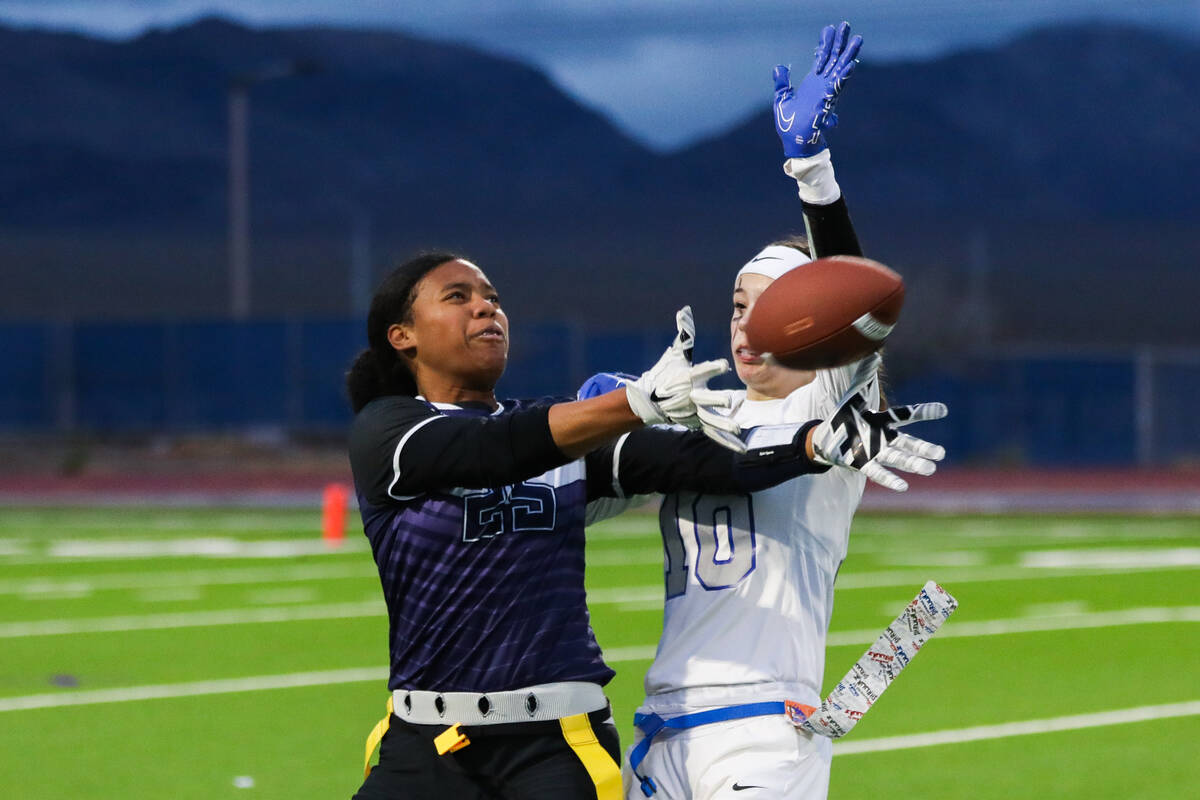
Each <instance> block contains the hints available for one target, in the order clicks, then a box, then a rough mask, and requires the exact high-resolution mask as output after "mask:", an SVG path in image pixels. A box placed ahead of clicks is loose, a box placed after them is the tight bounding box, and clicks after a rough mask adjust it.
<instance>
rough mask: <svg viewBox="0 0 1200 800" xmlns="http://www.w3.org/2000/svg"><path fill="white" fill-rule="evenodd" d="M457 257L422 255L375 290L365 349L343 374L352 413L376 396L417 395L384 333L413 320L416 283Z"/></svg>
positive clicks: (413, 380)
mask: <svg viewBox="0 0 1200 800" xmlns="http://www.w3.org/2000/svg"><path fill="white" fill-rule="evenodd" d="M456 258H461V256H458V255H456V254H454V253H441V252H434V253H422V254H421V255H419V256H417V257H415V258H412V259H409V260H408V261H405V262H404V263H403V264H401V265H400V266H399V267H397V268H396V269H395V270H393V271H392V274H390V275H388V276H387V277H386V278H385V279H384V281H383V283H381V284H380V285H379V288H378V289H376V290H375V296H374V297H373V298H372V299H371V310H370V311H369V312H368V313H367V349H366V350H363V351H362V352H361V353H359V354H358V355H357V356H356V357H355V359H354V363H352V364H351V365H350V369H349V371H347V372H346V394H347V395H349V397H350V407H351V408H352V409H354V413H355V414H357V413H358V412H359V411H361V410H362V409H363V406H365V405H366V404H367V403H369V402H371V401H372V400H374V399H375V398H377V397H383V396H385V395H393V394H399V395H408V396H409V397H412V396H414V395H416V394H417V382H416V380H415V379H414V378H413V375H412V372H410V371H409V369H408V367H407V366H406V365H405V363H404V361H403V359H401V358H400V354H399V353H397V352H396V350H395V349H394V348H393V347H392V345H391V344H390V343H389V342H388V338H387V331H388V328H390V327H391V326H392V325H395V324H396V323H405V322H411V321H412V304H413V299H414V298H415V297H416V289H417V284H418V283H420V282H421V279H422V278H424V277H425V276H426V275H427V274H429V273H430V272H432V271H433V270H434V269H435V268H437V267H439V266H441V265H442V264H445V263H446V262H447V261H453V260H454V259H456Z"/></svg>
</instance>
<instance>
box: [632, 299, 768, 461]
mask: <svg viewBox="0 0 1200 800" xmlns="http://www.w3.org/2000/svg"><path fill="white" fill-rule="evenodd" d="M675 328H676V331H677V333H676V335H675V341H674V342H672V343H671V346H670V347H668V348H667V350H666V352H664V353H663V355H662V358H660V359H659V360H658V363H657V364H655V365H654V366H653V367H651V368H650V369H649V370H647V371H646V372H644V373H643V374H642V376H641V377H640V378H638V379H637V380H635V381H631V382H629V383H627V384H625V396H626V398H627V399H628V401H629V407H630V408H631V409H633V413H635V414H637V415H638V417H640V418H641V420H642V421H643V422H645V423H646V424H647V425H660V424H663V423H674V424H676V425H683V426H685V427H688V428H699V429H701V430H702V431H703V432H704V434H705V435H706V436H708V437H709V438H710V439H712V440H713V441H715V442H717V443H718V444H720V445H722V446H723V447H727V448H729V449H730V450H735V451H737V452H739V453H740V452H744V451H745V449H746V445H745V443H744V442H742V440H741V439H739V438H738V436H737V435H738V433H740V432H741V428H739V427H738V424H737V423H736V422H734V421H733V420H732V419H729V418H728V417H724V416H722V415H721V414H719V413H717V412H716V411H714V410H712V409H713V407H727V406H728V405H729V402H730V401H729V398H728V396H726V395H724V394H723V393H720V392H712V391H710V390H709V389H708V381H709V379H711V378H715V377H716V376H717V375H722V374H724V373H726V372H728V371H729V362H728V361H726V360H725V359H718V360H716V361H705V362H703V363H701V364H696V365H694V366H693V365H692V350H693V348H694V346H695V342H696V323H695V322H694V320H693V319H692V308H691V306H684V307H683V308H681V309H679V311H677V312H676V313H675ZM701 404H703V405H701Z"/></svg>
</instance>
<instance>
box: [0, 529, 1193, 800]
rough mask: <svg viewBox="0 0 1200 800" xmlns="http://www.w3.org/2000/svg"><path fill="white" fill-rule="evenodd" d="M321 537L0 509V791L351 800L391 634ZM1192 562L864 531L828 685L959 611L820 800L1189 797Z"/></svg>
mask: <svg viewBox="0 0 1200 800" xmlns="http://www.w3.org/2000/svg"><path fill="white" fill-rule="evenodd" d="M319 524H320V520H319V513H318V512H317V511H316V510H308V511H299V510H298V511H282V510H190V509H155V510H136V509H125V508H114V509H74V510H27V509H13V508H9V509H0V652H2V653H3V657H2V658H0V796H2V797H4V798H67V797H69V798H73V799H78V800H86V799H88V798H97V799H98V798H105V799H108V798H122V799H123V800H124V799H128V800H137V799H138V798H163V797H167V798H222V797H235V798H281V799H282V798H288V799H289V800H291V799H293V798H336V797H348V796H349V795H350V794H352V793H353V791H354V790H355V789H356V788H357V786H358V783H359V780H360V776H361V772H360V766H361V759H362V741H363V737H364V736H365V734H366V732H367V731H368V730H369V729H370V727H371V726H372V725H373V724H374V722H375V721H376V719H377V718H378V717H379V716H381V714H382V710H383V703H384V700H385V699H386V692H385V689H384V686H385V680H386V671H387V670H386V663H387V656H386V645H387V642H386V622H385V617H384V611H383V606H382V602H381V600H380V599H379V589H378V586H377V581H376V578H375V575H374V567H373V564H372V562H371V557H370V554H369V551H368V550H367V549H366V547H365V541H363V540H362V537H361V534H358V535H354V534H353V533H352V534H351V536H350V538H349V539H348V541H347V543H346V545H345V546H344V547H342V548H341V549H340V550H338V551H335V552H328V551H327V550H326V548H325V547H324V546H323V545H322V544H321V542H320V540H319V538H318V534H317V531H318V528H319ZM654 531H655V526H654V521H653V519H652V518H651V517H650V516H648V515H644V514H640V515H638V514H635V515H627V516H625V517H622V518H619V519H617V520H613V521H610V522H608V523H605V524H603V525H600V526H597V528H596V529H594V530H593V531H592V535H591V538H590V542H589V549H588V563H589V567H588V569H589V572H588V583H589V592H590V597H591V601H592V618H593V623H594V626H595V629H596V633H597V635H598V637H599V638H600V642H601V644H602V645H603V646H604V647H605V652H606V655H607V657H608V658H609V660H610V662H611V663H612V664H613V666H614V667H615V668H616V669H617V671H618V675H617V678H616V680H615V681H614V682H613V683H612V684H611V686H610V687H609V689H610V692H609V693H610V697H611V698H612V700H613V704H614V707H615V709H616V713H617V719H618V722H619V723H620V725H621V733H622V737H623V739H624V740H626V741H628V740H629V737H630V730H631V717H632V713H633V709H634V708H635V706H636V705H637V703H638V701H639V700H640V699H641V677H642V673H643V672H644V670H645V668H646V667H647V665H648V663H649V660H648V659H649V657H650V656H651V655H652V654H653V650H654V643H655V641H656V638H657V634H658V627H659V624H660V619H661V610H660V604H661V594H662V588H661V564H660V558H661V554H660V549H659V546H658V544H657V541H656V537H655V533H654ZM1198 568H1200V519H1197V518H1196V517H1163V518H1159V517H1115V516H1096V517H1088V516H1050V515H1043V516H1036V517H1034V516H1022V517H994V516H993V517H970V516H944V517H943V516H897V515H888V516H876V515H867V514H863V515H859V517H858V518H857V520H856V522H855V527H854V534H853V537H852V541H851V549H850V557H849V559H848V560H847V562H846V564H845V565H844V567H843V569H842V574H841V576H840V578H839V581H838V593H837V608H836V611H835V613H834V618H833V626H832V634H831V646H830V647H829V650H828V653H827V669H826V679H827V685H828V684H831V683H833V682H835V681H836V679H837V678H838V677H840V676H841V675H842V674H843V673H844V672H845V670H846V669H847V668H849V666H850V665H851V664H852V663H853V662H854V661H855V659H857V658H858V656H859V655H860V654H861V653H862V651H863V649H864V648H865V646H866V645H867V644H869V643H870V642H871V641H872V640H873V639H874V636H875V634H876V633H877V632H878V631H879V630H880V629H881V628H882V627H883V626H884V625H885V624H887V623H888V622H889V621H890V620H891V619H892V618H893V617H894V616H895V615H896V613H897V612H898V611H899V610H900V608H901V606H903V604H904V603H905V602H907V601H908V600H909V599H911V597H912V596H913V594H915V592H916V590H917V589H918V588H919V587H920V586H921V585H922V584H923V583H924V582H925V581H926V580H927V579H930V578H932V579H935V580H938V581H939V582H940V583H942V584H943V585H944V586H945V587H946V588H947V589H948V590H949V591H950V592H951V593H952V594H954V595H955V596H956V597H957V598H958V600H959V603H960V608H959V610H958V612H957V613H956V614H955V615H954V617H953V618H952V619H951V620H950V621H949V622H948V623H947V624H946V626H945V628H944V629H943V631H942V632H941V633H940V634H939V635H938V636H937V638H935V639H934V640H933V642H932V643H930V645H929V646H928V647H927V648H926V650H925V651H924V654H923V655H922V656H921V658H920V659H918V660H917V661H916V662H915V663H914V664H913V665H912V667H911V668H910V669H908V670H906V671H905V673H904V675H902V676H901V677H900V679H899V680H898V681H897V683H896V684H895V685H894V686H892V687H891V689H889V691H888V693H887V695H885V696H884V697H883V698H882V699H881V700H880V701H879V703H878V704H877V705H876V707H875V708H874V709H873V710H872V711H871V713H870V714H869V715H868V716H867V717H866V718H865V719H864V720H863V721H862V722H861V723H860V724H859V725H858V727H857V728H856V729H855V730H854V732H853V733H852V734H851V735H850V736H848V737H847V738H846V739H845V740H844V741H843V742H841V743H839V744H838V745H837V747H836V748H835V753H837V757H836V758H835V759H834V771H833V787H832V793H831V796H832V797H834V798H875V797H878V796H879V795H880V794H881V793H882V792H893V791H902V792H903V793H905V794H908V793H912V794H913V795H914V796H926V797H934V798H939V800H948V799H949V798H976V799H979V800H982V799H983V798H1006V799H1007V798H1013V797H1019V798H1023V797H1053V798H1079V799H1080V800H1084V799H1085V798H1086V800H1098V799H1099V798H1134V797H1145V798H1164V797H1169V798H1175V797H1185V796H1193V793H1194V792H1195V791H1196V787H1197V786H1200V762H1198V760H1197V758H1196V742H1197V741H1200V716H1198V715H1200V678H1198V677H1197V675H1198V674H1200V637H1198V635H1197V634H1198V629H1197V625H1196V623H1197V622H1200V597H1198V593H1197V580H1196V579H1197V570H1198ZM1104 712H1108V713H1106V714H1105V715H1104V716H1100V715H1101V714H1102V713H1104ZM1014 723H1026V724H1014ZM968 729H972V730H968ZM933 733H940V735H939V736H924V735H926V734H933ZM897 787H900V788H897Z"/></svg>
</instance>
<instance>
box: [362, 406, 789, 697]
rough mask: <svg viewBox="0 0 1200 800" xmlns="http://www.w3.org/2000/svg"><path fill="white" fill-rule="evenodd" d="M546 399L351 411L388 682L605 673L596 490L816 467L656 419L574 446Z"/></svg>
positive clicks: (512, 684)
mask: <svg viewBox="0 0 1200 800" xmlns="http://www.w3.org/2000/svg"><path fill="white" fill-rule="evenodd" d="M548 411H549V401H541V402H527V401H506V402H504V403H503V404H502V405H501V406H500V408H499V409H497V410H495V411H493V410H491V409H489V408H487V407H485V406H481V405H476V406H448V405H443V404H432V403H428V402H426V401H424V400H421V399H417V398H413V397H403V396H388V397H381V398H378V399H376V400H374V401H372V402H371V403H369V404H368V405H367V406H366V407H364V408H363V409H362V410H361V411H360V412H359V413H358V415H357V416H356V417H355V419H354V423H353V427H352V429H351V434H350V463H351V467H352V468H353V471H354V483H355V490H356V492H357V494H358V502H359V507H360V510H361V512H362V519H363V528H364V530H365V532H366V535H367V538H368V539H369V540H370V542H371V549H372V551H373V552H374V555H375V562H376V564H377V566H378V568H379V576H380V580H381V582H382V585H383V593H384V599H385V600H386V601H387V607H388V615H389V618H390V623H391V624H390V632H389V639H390V648H391V678H390V680H389V682H388V687H389V688H390V689H416V690H426V691H442V692H452V691H473V692H490V691H506V690H511V689H517V688H520V687H523V686H532V685H536V684H541V683H552V682H557V681H588V682H592V683H598V684H601V685H603V684H605V683H607V682H608V681H609V680H610V679H611V678H612V676H613V671H612V670H611V669H609V667H608V666H607V665H606V664H605V663H604V661H603V659H602V658H601V654H600V648H599V646H598V645H597V644H596V639H595V636H594V635H593V633H592V629H591V625H590V621H589V616H588V610H587V603H586V595H585V592H584V580H583V579H584V519H585V514H586V507H587V503H588V501H589V500H595V499H599V498H602V497H621V496H624V495H626V494H629V495H633V494H644V493H650V492H668V491H675V490H679V489H692V490H695V491H708V492H720V493H732V492H740V491H755V490H757V489H758V488H763V487H765V486H767V485H773V484H774V483H778V482H779V481H782V480H786V479H787V478H790V477H793V476H794V475H796V474H799V473H800V472H804V471H808V467H807V466H806V465H807V462H806V461H805V460H804V459H802V458H796V457H792V456H789V457H787V458H783V459H780V457H779V455H778V454H777V453H775V452H772V453H765V454H758V457H756V453H755V451H751V453H749V454H744V455H740V456H735V455H734V454H733V453H731V452H730V451H728V450H725V449H723V448H721V447H719V446H717V445H715V444H713V443H712V442H710V441H709V440H708V439H707V438H706V437H704V435H703V434H700V433H696V432H681V431H670V430H659V429H652V428H645V429H641V430H638V431H635V432H634V433H632V434H629V435H627V436H626V437H622V439H620V440H619V445H618V444H614V445H610V446H608V447H603V448H599V449H597V450H596V451H593V452H592V453H589V454H588V456H587V457H586V458H583V459H578V460H574V461H572V460H570V459H568V458H567V457H566V456H564V455H563V454H562V453H561V452H560V451H559V450H558V448H557V446H556V445H555V444H554V441H553V439H552V438H551V436H550V428H549V422H548ZM776 450H778V448H776ZM614 459H615V461H614ZM768 462H769V463H768Z"/></svg>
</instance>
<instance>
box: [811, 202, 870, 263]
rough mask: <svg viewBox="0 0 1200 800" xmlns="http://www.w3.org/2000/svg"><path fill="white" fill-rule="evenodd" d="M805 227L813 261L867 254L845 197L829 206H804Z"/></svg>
mask: <svg viewBox="0 0 1200 800" xmlns="http://www.w3.org/2000/svg"><path fill="white" fill-rule="evenodd" d="M804 227H805V228H806V229H807V231H808V245H809V247H811V248H812V257H813V258H825V257H826V256H861V255H862V254H863V252H862V246H861V245H859V243H858V234H856V233H855V232H854V224H853V223H852V222H851V221H850V210H849V209H848V208H846V198H845V197H844V196H843V197H839V198H838V199H837V200H835V201H833V202H832V203H830V204H829V205H827V206H818V205H815V204H813V203H804Z"/></svg>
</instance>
